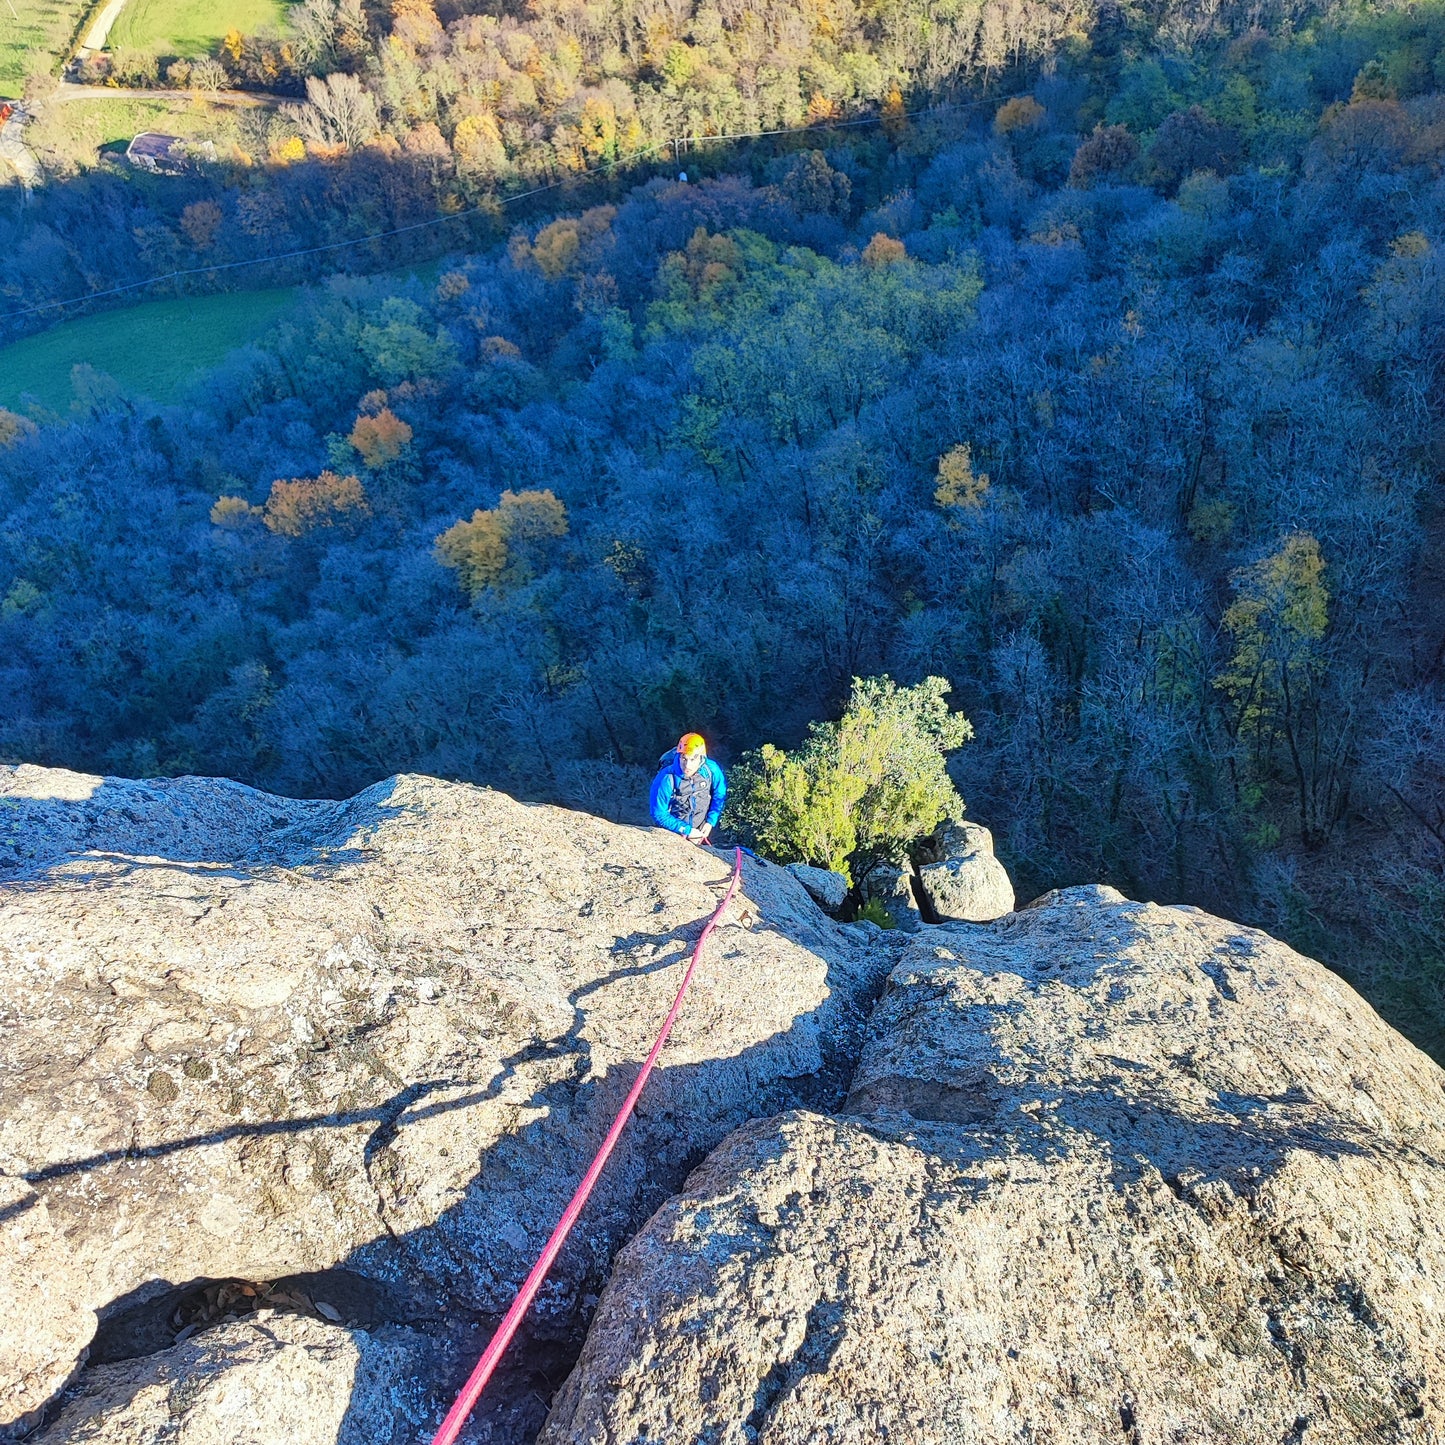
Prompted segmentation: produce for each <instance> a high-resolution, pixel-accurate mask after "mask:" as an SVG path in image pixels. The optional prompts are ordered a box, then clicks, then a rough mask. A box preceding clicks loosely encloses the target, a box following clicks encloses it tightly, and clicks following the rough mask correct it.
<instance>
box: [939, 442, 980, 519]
mask: <svg viewBox="0 0 1445 1445" xmlns="http://www.w3.org/2000/svg"><path fill="white" fill-rule="evenodd" d="M988 487H989V481H988V473H987V472H976V471H974V469H973V452H972V449H971V448H970V447H969V445H968V443H967V442H965V443H963V444H962V445H961V446H956V447H950V448H949V449H948V450H947V451H946V452H944V454H943V455H942V456H941V457H939V459H938V486H937V488H935V490H934V493H933V500H934V501H935V502H937V503H938V505H939V506H940V507H942V508H943V510H944V511H945V512H958V511H967V512H974V511H977V510H978V509H979V508H980V507H981V506H983V503H984V499H985V498H986V497H987V496H988Z"/></svg>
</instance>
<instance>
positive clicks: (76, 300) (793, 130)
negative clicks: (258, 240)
mask: <svg viewBox="0 0 1445 1445" xmlns="http://www.w3.org/2000/svg"><path fill="white" fill-rule="evenodd" d="M987 104H993V101H992V100H991V99H979V100H974V101H966V102H964V103H963V104H962V105H936V106H928V107H926V108H924V109H923V110H910V111H903V112H901V113H900V114H899V115H897V116H885V115H882V114H879V115H870V116H861V117H859V118H858V119H855V120H838V121H825V122H824V123H823V124H821V125H816V124H815V125H794V126H781V127H779V128H777V129H775V130H753V131H736V132H733V133H731V134H725V135H680V136H673V137H672V138H671V139H670V140H664V141H658V142H656V143H655V144H653V145H650V146H644V147H643V148H642V149H641V150H638V151H633V152H632V154H631V155H629V156H627V157H625V158H623V159H622V160H619V161H617V162H614V163H613V165H612V166H611V167H608V166H605V165H599V166H592V167H590V168H584V169H582V170H581V171H578V172H577V173H576V175H575V176H563V177H561V178H560V179H558V180H555V181H548V182H547V183H546V184H545V185H541V186H533V187H532V188H531V189H530V190H526V191H517V192H515V193H513V194H512V195H510V196H503V197H502V198H501V200H500V201H498V202H496V204H498V205H502V206H510V205H513V204H514V203H515V202H517V201H525V200H528V199H530V198H531V197H532V196H540V195H541V194H543V192H545V191H554V190H556V189H557V188H558V187H559V186H565V185H568V184H570V183H572V182H573V181H575V180H578V179H581V178H583V177H587V176H595V175H600V174H601V173H603V172H604V171H607V170H609V169H617V168H619V167H622V166H629V165H633V164H635V163H636V162H637V161H639V160H641V159H642V158H643V157H644V156H648V155H655V154H656V153H657V152H658V151H660V150H665V149H666V148H667V147H668V146H671V147H673V148H674V151H675V150H676V148H677V147H678V146H679V145H683V144H688V145H691V144H694V143H697V142H702V141H732V140H762V139H765V138H767V137H769V136H779V135H803V134H806V133H807V132H809V131H824V130H846V129H848V128H849V127H853V126H864V125H882V124H884V123H885V122H886V121H891V120H916V119H917V118H918V117H919V116H923V115H932V114H934V113H935V112H938V111H944V110H969V109H972V108H974V107H976V106H979V105H987ZM491 210H492V207H491V206H470V207H468V208H467V209H466V210H464V211H454V212H452V213H451V214H450V215H443V216H429V217H428V218H427V219H426V220H425V221H414V222H412V223H411V224H410V225H407V226H395V227H393V228H392V229H391V230H388V231H377V232H374V233H373V234H370V235H366V236H354V237H352V238H351V239H350V240H346V241H328V242H327V243H326V244H325V245H321V246H303V247H301V248H299V249H298V250H295V251H279V252H275V253H273V254H271V255H269V256H252V257H250V258H249V259H247V260H244V261H223V262H221V263H220V264H218V265H214V266H188V267H185V268H183V269H181V270H178V271H167V272H164V273H163V274H162V275H159V276H147V277H146V278H145V279H143V280H140V281H127V282H126V283H125V284H124V285H121V286H111V287H109V288H108V289H106V290H104V291H88V292H86V294H85V295H84V296H71V297H68V298H66V299H64V300H61V301H42V302H40V303H38V304H37V305H35V306H24V307H21V308H20V309H19V310H16V311H3V312H0V321H11V320H14V319H15V318H16V317H20V316H36V315H39V314H40V313H41V312H42V311H56V310H60V309H62V308H64V307H67V306H83V305H85V304H86V303H87V302H90V301H103V300H105V299H107V298H108V297H111V296H124V295H126V294H127V293H129V292H131V291H142V290H144V289H145V288H146V287H147V286H159V285H160V284H161V283H162V282H165V281H179V280H182V279H183V278H185V277H187V276H215V275H219V274H220V273H221V272H222V271H239V270H242V269H243V268H245V267H247V266H266V265H270V264H272V263H275V262H280V261H296V260H299V259H300V258H301V257H303V256H320V255H324V254H326V253H327V252H330V251H344V250H346V249H347V248H348V247H351V246H365V245H368V244H369V243H371V242H373V241H386V240H390V239H391V238H392V237H393V236H405V235H407V234H409V233H410V232H412V231H424V230H426V229H428V228H429V227H431V226H444V225H446V224H447V223H448V222H450V221H464V220H468V219H469V218H470V217H472V216H479V215H483V214H487V213H490V212H491Z"/></svg>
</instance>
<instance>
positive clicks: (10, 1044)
mask: <svg viewBox="0 0 1445 1445" xmlns="http://www.w3.org/2000/svg"><path fill="white" fill-rule="evenodd" d="M730 867H731V858H730V857H729V856H723V855H720V854H717V853H712V852H709V851H707V850H704V849H699V848H696V847H694V846H692V845H690V844H688V843H686V842H685V841H683V840H681V839H678V838H676V837H674V836H673V835H671V834H668V833H664V832H661V831H659V830H647V829H636V828H625V827H619V826H616V825H613V824H609V823H605V822H602V821H600V820H597V819H594V818H591V817H587V816H585V815H581V814H576V813H569V812H566V811H563V810H561V809H556V808H548V807H530V806H524V805H522V804H519V803H517V802H514V801H512V800H511V799H509V798H507V797H505V796H503V795H501V794H498V793H493V792H488V791H485V790H480V789H476V788H471V787H466V786H462V785H457V784H448V783H444V782H438V781H436V780H432V779H426V778H420V777H400V778H395V779H392V780H390V781H388V782H384V783H380V784H378V785H376V786H375V787H373V788H370V789H368V790H367V791H366V792H364V793H362V794H360V795H358V796H357V797H356V798H354V799H352V800H350V801H349V802H344V803H329V802H297V801H292V800H285V799H279V798H274V797H270V796H267V795H265V794H262V793H258V792H255V791H253V790H251V789H248V788H244V787H241V786H239V785H237V784H234V783H228V782H224V781H217V780H208V779H195V778H185V779H177V780H173V781H155V782H127V781H121V780H115V779H100V778H89V777H80V776H78V775H75V774H70V773H61V772H54V771H49V770H45V769H40V768H32V767H20V768H0V1255H3V1258H4V1261H5V1268H4V1270H3V1271H0V1438H3V1436H4V1435H5V1434H7V1433H8V1434H9V1435H11V1436H14V1435H17V1434H19V1433H22V1432H23V1431H24V1430H25V1429H27V1428H30V1427H32V1426H33V1425H34V1424H35V1423H36V1421H37V1420H38V1419H39V1418H40V1413H39V1412H41V1411H42V1410H43V1409H44V1408H45V1407H46V1406H47V1404H48V1402H51V1401H52V1400H53V1399H54V1397H55V1396H56V1394H57V1392H58V1391H59V1390H60V1389H61V1388H62V1387H63V1386H64V1385H65V1384H66V1382H67V1381H69V1380H71V1379H72V1378H73V1377H74V1375H75V1373H76V1371H77V1370H78V1369H79V1368H80V1367H81V1366H82V1364H83V1362H84V1359H85V1356H86V1350H87V1346H88V1345H89V1343H90V1341H91V1339H92V1336H93V1334H94V1333H95V1330H96V1326H97V1316H98V1315H99V1316H100V1317H102V1318H103V1319H105V1320H111V1319H114V1318H118V1317H125V1312H126V1311H127V1310H133V1309H134V1308H137V1307H139V1306H140V1305H143V1304H145V1302H146V1301H147V1300H156V1299H164V1297H165V1295H166V1292H167V1291H168V1290H170V1289H172V1288H177V1289H179V1288H180V1287H182V1286H187V1285H191V1284H193V1283H194V1282H196V1281H198V1280H199V1281H205V1280H207V1279H226V1278H233V1277H234V1278H237V1279H241V1280H258V1281H265V1280H275V1279H277V1278H278V1277H280V1276H283V1275H289V1274H291V1273H294V1272H297V1271H306V1270H324V1269H332V1268H336V1267H341V1268H344V1269H345V1270H347V1271H350V1272H353V1273H355V1274H357V1275H360V1276H363V1277H365V1278H367V1279H371V1280H375V1281H379V1282H381V1283H383V1284H384V1285H385V1286H386V1287H387V1289H388V1291H389V1292H390V1296H391V1297H392V1298H393V1299H394V1300H395V1301H396V1302H397V1304H396V1311H395V1314H396V1318H397V1319H399V1320H401V1321H403V1322H406V1321H413V1322H415V1321H417V1320H421V1321H423V1322H425V1321H432V1322H434V1323H435V1325H436V1328H438V1329H442V1328H449V1327H450V1326H449V1325H448V1324H447V1322H448V1321H455V1320H457V1319H458V1318H459V1317H463V1316H466V1317H470V1318H472V1319H480V1318H485V1317H488V1316H490V1315H494V1314H496V1313H499V1312H500V1311H501V1310H502V1309H504V1308H505V1306H506V1305H507V1303H508V1302H509V1300H510V1297H511V1294H512V1292H513V1290H514V1288H515V1286H516V1285H517V1283H518V1282H519V1281H520V1280H521V1279H522V1277H523V1276H524V1275H525V1273H526V1271H527V1269H528V1267H529V1266H530V1264H531V1261H532V1258H533V1257H534V1254H535V1253H536V1251H537V1250H538V1249H539V1248H540V1246H541V1244H542V1242H543V1241H544V1240H545V1238H546V1236H547V1234H548V1233H549V1232H550V1230H551V1228H552V1225H553V1223H554V1222H555V1220H556V1218H557V1216H558V1214H560V1212H561V1210H562V1207H563V1206H564V1204H565V1203H566V1200H567V1199H568V1198H569V1197H570V1195H571V1192H572V1190H573V1188H574V1186H575V1184H576V1182H577V1180H578V1179H579V1178H580V1176H581V1174H582V1172H583V1170H584V1169H585V1166H586V1163H587V1161H588V1159H589V1158H590V1157H591V1154H592V1151H593V1150H594V1148H595V1147H596V1146H597V1144H599V1143H600V1142H601V1139H602V1136H603V1134H604V1132H605V1130H606V1128H607V1126H608V1124H609V1123H610V1121H611V1118H612V1116H613V1113H614V1111H615V1109H616V1107H617V1106H618V1104H619V1103H620V1102H621V1100H622V1097H623V1095H624V1094H625V1092H626V1091H627V1089H628V1087H629V1086H630V1085H631V1083H632V1080H633V1078H634V1077H635V1075H636V1069H637V1066H638V1064H639V1063H640V1061H641V1059H642V1058H643V1056H644V1055H645V1054H646V1052H647V1049H648V1048H649V1046H650V1045H651V1042H652V1039H653V1037H654V1035H655V1032H656V1029H657V1027H658V1025H659V1023H660V1022H661V1019H662V1017H663V1015H664V1014H665V1013H666V1010H667V1007H668V1005H669V1003H670V1002H671V1000H672V997H673V994H674V992H675V990H676V988H677V986H678V983H679V982H680V979H681V975H682V970H683V965H684V963H685V961H686V958H687V956H688V954H689V952H690V950H691V947H692V944H693V941H694V940H695V939H696V937H697V935H698V932H699V930H700V928H701V925H702V922H703V920H704V919H706V917H707V916H708V914H709V913H711V911H712V910H713V908H714V907H715V906H716V903H717V901H718V899H719V898H720V897H721V895H722V891H723V888H724V886H725V884H726V881H727V878H728V875H729V871H730ZM889 966H890V965H889V961H888V960H887V959H886V958H885V957H883V955H882V954H881V952H880V950H879V947H878V945H876V944H872V945H869V944H865V942H864V941H863V940H862V939H860V937H859V931H857V930H852V931H850V930H846V929H843V928H840V927H839V926H838V925H836V924H834V923H833V922H831V921H830V920H829V919H828V918H826V917H825V916H824V915H823V914H822V913H821V912H820V911H819V910H818V908H817V907H816V906H815V905H814V904H813V902H812V901H811V900H810V899H809V898H808V897H807V895H806V894H805V893H804V891H803V889H802V887H801V886H800V885H799V884H798V883H797V882H796V881H795V880H794V879H793V878H792V877H791V876H790V875H789V874H788V873H787V872H786V871H785V870H783V869H781V868H773V867H771V866H769V865H764V864H755V863H754V862H752V860H748V862H747V869H746V873H745V883H744V889H743V893H742V895H741V896H740V898H739V899H738V900H737V901H736V902H735V903H734V904H733V905H732V906H731V907H730V908H729V910H728V912H727V914H726V915H725V917H724V919H723V921H722V923H721V925H720V926H719V928H718V930H717V931H716V933H715V934H714V935H713V941H712V943H711V944H710V947H709V951H708V953H707V955H706V958H705V960H704V964H703V967H702V968H701V969H700V971H699V973H698V975H697V978H696V980H695V982H694V985H693V990H692V993H691V994H690V997H689V1000H688V1004H687V1007H686V1009H685V1010H684V1012H683V1014H682V1017H681V1020H680V1021H679V1023H678V1025H677V1028H676V1031H675V1032H674V1034H673V1037H672V1041H671V1043H670V1044H669V1046H668V1048H667V1051H666V1053H665V1054H664V1057H663V1061H662V1065H661V1067H660V1068H659V1071H658V1073H657V1074H656V1075H655V1076H654V1078H653V1081H652V1083H651V1084H650V1085H649V1088H648V1091H647V1093H646V1095H645V1096H644V1098H643V1100H642V1103H641V1105H640V1107H639V1111H638V1115H637V1118H636V1119H635V1121H634V1123H633V1124H632V1126H631V1127H630V1128H629V1130H628V1131H627V1133H626V1134H625V1135H624V1137H623V1141H622V1143H621V1145H620V1146H619V1149H618V1152H617V1154H616V1156H614V1160H613V1163H612V1165H611V1166H610V1168H609V1170H608V1172H607V1174H606V1175H605V1177H604V1179H603V1181H602V1183H601V1185H600V1186H599V1189H598V1192H597V1194H596V1195H595V1196H594V1201H593V1203H592V1205H591V1206H590V1208H589V1210H588V1212H587V1214H586V1215H585V1217H584V1219H583V1221H582V1224H581V1225H580V1227H579V1228H578V1230H577V1231H576V1233H575V1234H574V1236H573V1240H572V1242H571V1243H570V1244H569V1246H568V1248H567V1249H566V1251H565V1252H564V1253H563V1255H562V1257H561V1259H560V1260H559V1262H558V1265H557V1267H556V1269H555V1270H554V1271H553V1274H552V1276H551V1278H550V1280H549V1282H548V1284H547V1286H546V1288H545V1290H544V1292H543V1297H542V1299H541V1300H540V1302H539V1307H538V1312H537V1316H536V1319H537V1321H538V1322H539V1323H538V1325H537V1328H539V1329H542V1330H546V1329H547V1328H548V1327H549V1322H551V1326H552V1327H554V1328H555V1330H556V1331H557V1332H559V1333H565V1332H567V1331H569V1330H570V1331H573V1332H575V1331H576V1330H578V1329H579V1328H580V1325H581V1322H582V1320H583V1319H584V1318H585V1316H586V1314H587V1312H588V1310H589V1309H590V1307H591V1305H592V1304H594V1303H595V1295H596V1293H597V1291H598V1290H600V1288H601V1284H602V1281H603V1279H604V1277H605V1273H606V1270H607V1267H608V1263H609V1261H610V1258H611V1256H612V1254H613V1252H614V1250H615V1249H616V1247H617V1246H618V1245H619V1244H620V1243H621V1242H622V1241H623V1240H624V1239H626V1238H627V1237H628V1236H629V1235H630V1234H631V1233H632V1232H633V1231H634V1230H635V1229H636V1228H637V1227H638V1226H639V1225H640V1224H641V1223H642V1221H643V1220H644V1219H645V1218H646V1217H647V1215H648V1214H649V1213H650V1212H651V1211H652V1210H653V1209H654V1208H656V1207H657V1205H658V1204H659V1203H660V1202H661V1201H662V1200H663V1199H664V1198H665V1197H666V1196H667V1194H669V1193H670V1192H672V1191H673V1190H675V1189H677V1188H678V1187H679V1186H680V1184H681V1182H682V1180H683V1178H684V1177H685V1175H686V1172H687V1170H688V1169H689V1168H690V1167H691V1166H692V1165H693V1164H695V1163H696V1162H697V1160H698V1159H699V1158H700V1157H701V1156H702V1155H703V1154H704V1153H705V1152H706V1151H707V1150H708V1149H710V1148H711V1147H713V1146H714V1145H715V1144H717V1143H718V1142H719V1141H720V1140H721V1139H722V1138H723V1137H724V1136H725V1135H726V1134H727V1132H728V1131H729V1130H730V1129H732V1128H734V1127H735V1126H736V1125H737V1124H739V1123H740V1122H742V1121H743V1120H745V1119H747V1118H749V1117H753V1116H757V1115H766V1114H772V1113H776V1112H778V1111H780V1110H783V1109H787V1108H790V1107H796V1106H798V1105H800V1104H803V1105H808V1106H811V1107H818V1108H829V1107H833V1106H835V1105H836V1104H837V1103H838V1102H839V1101H840V1100H841V1098H842V1095H843V1093H844V1091H845V1090H846V1088H847V1085H848V1079H849V1075H850V1073H851V1068H852V1064H853V1062H854V1061H855V1060H856V1056H857V1050H858V1046H859V1042H860V1036H861V1029H862V1025H863V1022H864V1020H865V1019H866V1016H867V1012H868V1009H869V1007H870V1005H871V1001H872V998H873V996H874V995H875V994H876V991H877V988H878V987H879V986H880V985H881V982H882V977H883V975H884V973H885V972H886V970H887V968H888V967H889ZM393 1322H395V1320H394V1321H393ZM428 1327H430V1326H428ZM197 1338H201V1337H197ZM483 1339H484V1336H483ZM122 1343H123V1342H122ZM195 1348H199V1345H197V1346H196V1347H195ZM112 1357H114V1356H113V1353H112ZM107 1368H109V1367H107ZM248 1368H249V1367H248ZM257 1368H260V1366H257ZM267 1368H269V1367H267ZM67 1418H69V1417H68V1416H67ZM77 1418H78V1417H77ZM50 1428H51V1433H50V1434H49V1435H47V1437H46V1438H47V1441H50V1440H55V1439H60V1438H67V1437H66V1436H65V1434H64V1428H65V1427H64V1422H63V1421H62V1422H61V1424H60V1427H59V1428H60V1429H61V1433H60V1434H56V1433H55V1429H56V1428H57V1427H50ZM76 1428H77V1429H79V1428H80V1427H79V1426H77V1427H76ZM85 1428H86V1429H89V1428H91V1427H90V1426H86V1427H85ZM197 1428H198V1429H199V1428H200V1427H199V1426H198V1427H197ZM75 1438H77V1439H79V1438H90V1437H89V1436H85V1437H82V1436H81V1435H77V1436H76V1437H75ZM118 1438H119V1437H118ZM168 1438H169V1437H168ZM197 1438H198V1439H199V1438H208V1437H204V1436H203V1435H198V1436H197ZM236 1438H242V1437H236ZM497 1438H502V1437H500V1436H499V1437H497Z"/></svg>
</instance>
